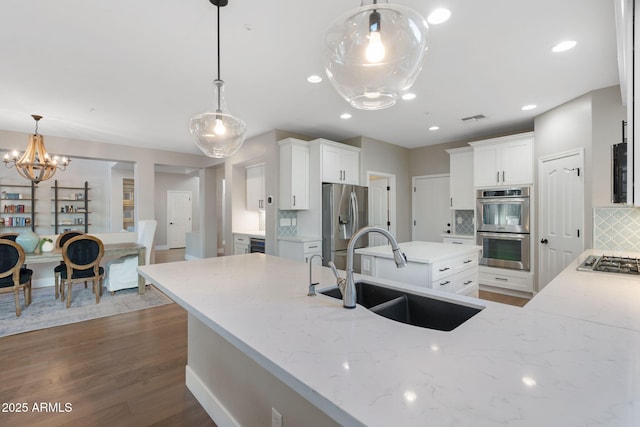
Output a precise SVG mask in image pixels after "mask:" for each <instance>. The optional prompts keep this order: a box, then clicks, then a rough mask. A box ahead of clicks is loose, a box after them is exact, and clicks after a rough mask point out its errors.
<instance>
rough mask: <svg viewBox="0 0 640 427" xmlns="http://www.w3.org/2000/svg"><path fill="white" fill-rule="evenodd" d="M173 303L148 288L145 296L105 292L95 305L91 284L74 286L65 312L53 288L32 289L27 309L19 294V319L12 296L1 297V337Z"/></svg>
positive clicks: (135, 290)
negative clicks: (20, 309)
mask: <svg viewBox="0 0 640 427" xmlns="http://www.w3.org/2000/svg"><path fill="white" fill-rule="evenodd" d="M172 302H173V301H171V299H169V298H168V297H167V296H166V295H164V294H163V293H162V292H160V291H158V290H157V289H156V288H154V287H153V286H149V287H147V291H146V292H145V293H144V294H142V295H138V289H137V288H134V289H123V290H120V291H117V292H116V293H115V295H111V293H110V292H107V291H104V293H103V294H102V297H101V298H100V304H96V300H95V297H94V296H93V292H92V290H91V284H89V289H85V288H84V287H83V286H82V285H78V286H74V288H73V293H72V298H71V307H69V308H66V304H65V302H61V301H60V300H59V299H57V300H56V299H55V294H54V288H53V286H50V287H46V288H36V289H33V291H32V298H31V304H30V305H29V306H28V307H26V308H25V307H24V294H23V293H22V292H20V304H21V308H22V314H21V315H20V317H16V306H15V300H14V298H13V294H12V293H10V294H2V295H0V337H5V336H8V335H14V334H20V333H23V332H28V331H35V330H38V329H44V328H51V327H53V326H60V325H66V324H69V323H76V322H82V321H84V320H89V319H95V318H98V317H107V316H113V315H115V314H122V313H128V312H130V311H136V310H142V309H145V308H151V307H157V306H160V305H164V304H169V303H172Z"/></svg>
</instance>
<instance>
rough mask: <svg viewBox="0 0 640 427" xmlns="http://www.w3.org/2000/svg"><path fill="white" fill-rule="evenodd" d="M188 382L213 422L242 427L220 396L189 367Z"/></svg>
mask: <svg viewBox="0 0 640 427" xmlns="http://www.w3.org/2000/svg"><path fill="white" fill-rule="evenodd" d="M185 374H186V375H185V376H186V384H187V388H188V389H189V391H190V392H191V393H192V394H193V395H194V396H195V398H196V400H197V401H198V402H199V403H200V405H201V406H202V407H203V408H204V410H205V411H207V414H209V416H210V417H211V419H212V420H213V422H215V423H216V425H218V426H219V427H240V423H238V422H237V421H236V420H235V418H233V415H231V414H230V413H229V411H227V409H226V408H225V407H224V406H223V405H222V403H220V401H219V400H218V398H217V397H216V396H215V395H214V394H213V393H212V392H211V390H209V389H208V388H207V386H206V385H205V384H204V383H203V382H202V381H201V380H200V378H199V377H198V376H197V375H196V374H195V372H193V371H192V370H191V368H189V365H187V367H186V368H185Z"/></svg>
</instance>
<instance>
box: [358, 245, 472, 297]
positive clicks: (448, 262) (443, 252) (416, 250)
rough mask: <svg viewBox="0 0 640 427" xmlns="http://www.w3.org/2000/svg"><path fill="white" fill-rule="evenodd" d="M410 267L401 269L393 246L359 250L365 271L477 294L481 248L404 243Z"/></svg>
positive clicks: (424, 285) (467, 293) (362, 271)
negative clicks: (398, 267)
mask: <svg viewBox="0 0 640 427" xmlns="http://www.w3.org/2000/svg"><path fill="white" fill-rule="evenodd" d="M400 249H401V250H402V252H403V253H404V254H405V256H406V257H407V266H406V267H405V268H402V269H400V270H398V269H397V268H396V264H395V262H394V261H393V253H392V250H391V246H390V245H383V246H373V247H368V248H361V249H356V253H358V254H360V255H361V258H360V270H361V273H362V274H366V275H368V276H374V277H379V278H383V279H391V280H396V281H399V282H402V283H409V284H412V285H418V286H423V287H426V288H431V289H438V290H441V291H444V292H453V293H455V294H460V295H468V296H472V297H478V290H479V284H478V277H479V269H478V258H479V255H480V252H481V251H482V247H480V246H474V245H454V244H449V243H440V242H420V241H413V242H404V243H400Z"/></svg>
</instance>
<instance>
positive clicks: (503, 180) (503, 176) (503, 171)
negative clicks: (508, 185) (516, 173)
mask: <svg viewBox="0 0 640 427" xmlns="http://www.w3.org/2000/svg"><path fill="white" fill-rule="evenodd" d="M502 182H504V171H502Z"/></svg>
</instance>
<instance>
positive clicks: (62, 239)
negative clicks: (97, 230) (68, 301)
mask: <svg viewBox="0 0 640 427" xmlns="http://www.w3.org/2000/svg"><path fill="white" fill-rule="evenodd" d="M83 234H84V232H82V231H78V230H68V231H65V232H64V233H62V234H59V235H58V238H57V239H56V244H55V247H56V248H61V247H63V246H64V244H65V243H67V241H68V240H69V239H71V238H72V237H76V236H81V235H83ZM66 268H67V267H66V266H65V265H64V261H60V264H58V265H56V266H55V267H54V268H53V275H54V280H55V282H54V285H55V287H56V299H58V296H59V295H61V297H62V300H64V287H60V273H61V272H62V271H63V270H64V269H66ZM85 287H86V284H85Z"/></svg>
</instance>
